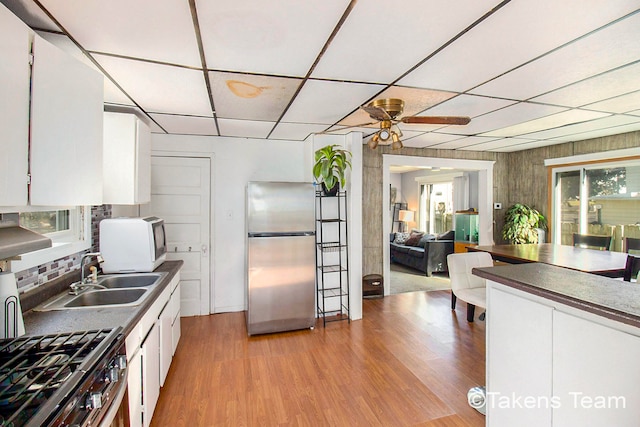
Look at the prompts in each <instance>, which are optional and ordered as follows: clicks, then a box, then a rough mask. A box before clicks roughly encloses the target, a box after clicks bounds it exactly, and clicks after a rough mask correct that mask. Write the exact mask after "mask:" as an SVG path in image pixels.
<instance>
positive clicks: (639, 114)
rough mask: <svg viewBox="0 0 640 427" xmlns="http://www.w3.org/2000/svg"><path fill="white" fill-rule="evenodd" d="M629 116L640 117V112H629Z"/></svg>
mask: <svg viewBox="0 0 640 427" xmlns="http://www.w3.org/2000/svg"><path fill="white" fill-rule="evenodd" d="M627 114H631V115H633V116H640V110H633V111H629V112H628V113H627Z"/></svg>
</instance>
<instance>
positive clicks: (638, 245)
mask: <svg viewBox="0 0 640 427" xmlns="http://www.w3.org/2000/svg"><path fill="white" fill-rule="evenodd" d="M630 251H633V252H638V253H640V239H636V238H634V237H625V238H624V240H623V241H622V252H626V253H631V252H630Z"/></svg>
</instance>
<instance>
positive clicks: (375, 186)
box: [362, 131, 640, 274]
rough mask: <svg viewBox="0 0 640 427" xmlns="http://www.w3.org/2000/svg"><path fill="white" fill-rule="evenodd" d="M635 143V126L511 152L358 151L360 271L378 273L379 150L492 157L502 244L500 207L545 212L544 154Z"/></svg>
mask: <svg viewBox="0 0 640 427" xmlns="http://www.w3.org/2000/svg"><path fill="white" fill-rule="evenodd" d="M639 146H640V131H638V132H630V133H625V134H620V135H613V136H607V137H602V138H595V139H590V140H585V141H577V142H568V143H564V144H558V145H551V146H548V147H542V148H535V149H531V150H525V151H516V152H513V153H489V152H476V151H463V150H459V151H456V150H435V149H429V148H424V149H420V148H403V149H401V150H399V151H391V148H390V147H389V146H379V147H378V148H377V149H375V150H371V149H369V148H367V147H365V148H364V150H363V171H362V173H363V200H362V216H363V218H362V224H363V230H362V238H363V241H362V246H363V247H362V264H363V265H362V274H374V273H375V274H382V250H383V249H382V239H381V238H380V236H381V234H382V221H383V220H384V219H386V218H387V217H388V213H387V212H386V209H385V210H384V211H383V206H382V155H383V154H394V155H404V156H419V157H437V158H443V159H465V160H493V161H495V165H494V168H493V200H494V201H496V202H502V205H503V209H502V210H501V211H494V222H495V227H494V232H493V238H494V240H495V242H496V243H502V242H503V241H502V237H501V231H502V225H503V223H504V211H505V210H506V208H508V207H509V206H511V205H512V204H513V203H516V202H519V203H525V204H528V205H530V206H533V207H535V208H537V209H538V210H540V211H541V212H542V213H543V214H544V215H545V216H547V215H548V213H549V206H548V201H547V191H548V183H547V170H546V168H545V166H544V160H545V159H552V158H558V157H566V156H573V155H579V154H588V153H597V152H603V151H610V150H619V149H623V148H632V147H639Z"/></svg>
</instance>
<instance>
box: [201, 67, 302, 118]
mask: <svg viewBox="0 0 640 427" xmlns="http://www.w3.org/2000/svg"><path fill="white" fill-rule="evenodd" d="M209 77H210V82H211V93H212V95H213V103H214V105H215V107H216V114H217V116H218V117H220V118H225V119H245V120H261V121H272V122H275V121H277V120H278V119H279V118H280V116H281V115H282V112H283V111H284V109H285V108H286V106H287V105H288V104H289V101H290V100H291V97H292V96H293V94H294V93H295V91H296V90H297V89H298V86H300V84H301V83H302V79H295V78H285V77H273V76H262V75H252V74H240V73H225V72H217V71H211V72H209Z"/></svg>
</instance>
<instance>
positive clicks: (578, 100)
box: [532, 61, 640, 107]
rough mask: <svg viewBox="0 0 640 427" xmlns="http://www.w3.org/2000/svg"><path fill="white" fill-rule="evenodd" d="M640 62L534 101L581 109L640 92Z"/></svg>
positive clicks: (539, 97)
mask: <svg viewBox="0 0 640 427" xmlns="http://www.w3.org/2000/svg"><path fill="white" fill-rule="evenodd" d="M639 75H640V61H639V62H636V63H635V64H631V65H628V66H626V67H622V68H618V69H616V70H613V71H609V72H607V73H604V74H600V75H598V76H596V77H592V78H589V79H587V80H583V81H581V82H578V83H575V84H572V85H570V86H566V87H564V88H562V89H558V90H555V91H553V92H550V93H548V94H546V95H542V96H538V97H536V98H533V99H532V101H535V102H544V103H549V104H555V105H566V106H570V107H580V106H583V105H587V104H592V103H594V102H597V101H601V100H605V99H608V98H613V97H614V96H619V95H624V94H626V93H629V92H635V91H637V90H640V78H638V76H639Z"/></svg>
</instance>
